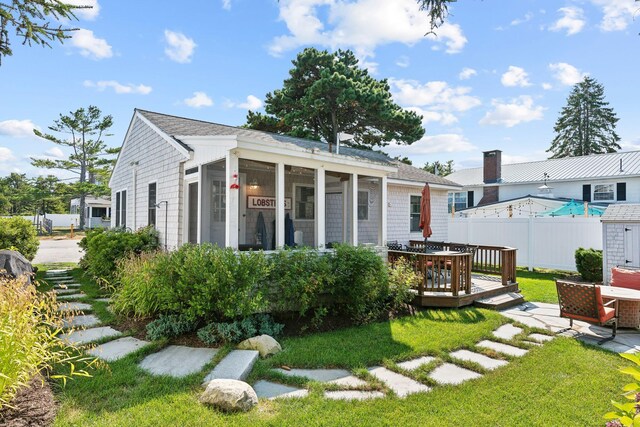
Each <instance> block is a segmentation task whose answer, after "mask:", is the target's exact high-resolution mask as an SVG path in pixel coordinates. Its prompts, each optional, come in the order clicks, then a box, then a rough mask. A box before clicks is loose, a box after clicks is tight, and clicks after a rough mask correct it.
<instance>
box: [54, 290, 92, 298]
mask: <svg viewBox="0 0 640 427" xmlns="http://www.w3.org/2000/svg"><path fill="white" fill-rule="evenodd" d="M74 292H76V291H75V290H74ZM86 296H87V294H63V295H60V296H58V297H57V299H59V300H74V299H80V298H84V297H86Z"/></svg>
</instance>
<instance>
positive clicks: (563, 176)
mask: <svg viewBox="0 0 640 427" xmlns="http://www.w3.org/2000/svg"><path fill="white" fill-rule="evenodd" d="M620 161H622V170H620ZM545 172H546V173H547V174H549V179H548V181H549V182H554V181H574V180H581V179H593V178H615V177H621V176H624V177H627V176H633V175H640V151H627V152H622V153H607V154H591V155H588V156H578V157H564V158H562V159H549V160H541V161H536V162H527V163H513V164H509V165H502V179H501V180H500V181H499V183H500V184H522V183H528V182H542V180H543V174H544V173H545ZM448 178H449V179H451V180H453V181H455V182H458V183H460V184H462V185H464V186H482V185H483V182H482V168H481V167H479V168H471V169H462V170H459V171H456V172H454V173H452V174H451V175H449V176H448Z"/></svg>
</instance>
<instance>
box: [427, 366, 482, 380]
mask: <svg viewBox="0 0 640 427" xmlns="http://www.w3.org/2000/svg"><path fill="white" fill-rule="evenodd" d="M480 377H482V375H480V374H479V373H477V372H473V371H470V370H469V369H465V368H461V367H460V366H458V365H454V364H452V363H443V364H442V365H440V366H438V367H437V368H435V369H434V370H433V371H431V373H430V374H429V378H431V379H433V380H434V381H435V382H437V383H438V384H453V385H455V384H461V383H463V382H465V381H468V380H473V379H476V378H480Z"/></svg>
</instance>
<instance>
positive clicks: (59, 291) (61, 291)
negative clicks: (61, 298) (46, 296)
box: [53, 288, 78, 295]
mask: <svg viewBox="0 0 640 427" xmlns="http://www.w3.org/2000/svg"><path fill="white" fill-rule="evenodd" d="M76 292H78V289H75V288H73V289H71V288H67V289H64V288H56V289H54V290H53V293H55V294H56V295H65V294H74V293H76Z"/></svg>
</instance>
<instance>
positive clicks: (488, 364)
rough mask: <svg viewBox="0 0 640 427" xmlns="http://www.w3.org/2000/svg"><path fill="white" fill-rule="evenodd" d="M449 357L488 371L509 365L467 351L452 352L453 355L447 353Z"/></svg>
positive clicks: (503, 361) (504, 361) (502, 361)
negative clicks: (476, 365) (471, 363)
mask: <svg viewBox="0 0 640 427" xmlns="http://www.w3.org/2000/svg"><path fill="white" fill-rule="evenodd" d="M449 356H451V357H453V358H454V359H458V360H464V361H466V362H475V363H477V364H478V365H480V366H482V367H483V368H484V369H488V370H494V369H497V368H499V367H501V366H504V365H506V364H508V363H509V362H507V361H506V360H498V359H493V358H491V357H488V356H485V355H484V354H479V353H475V352H473V351H469V350H458V351H454V352H453V353H449Z"/></svg>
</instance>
